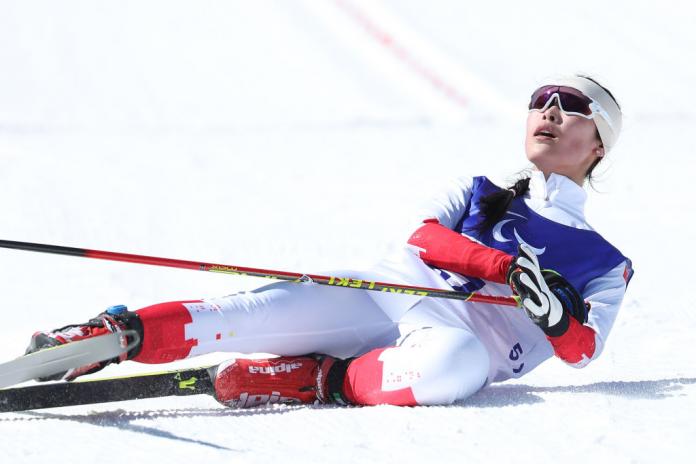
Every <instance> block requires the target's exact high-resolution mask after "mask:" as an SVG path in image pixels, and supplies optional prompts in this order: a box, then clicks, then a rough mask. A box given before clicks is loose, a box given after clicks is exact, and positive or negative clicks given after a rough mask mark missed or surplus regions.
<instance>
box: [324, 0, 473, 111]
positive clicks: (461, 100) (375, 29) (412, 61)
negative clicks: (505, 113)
mask: <svg viewBox="0 0 696 464" xmlns="http://www.w3.org/2000/svg"><path fill="white" fill-rule="evenodd" d="M335 3H336V5H338V7H339V8H340V9H341V10H343V11H344V12H345V13H346V14H347V15H348V16H350V18H351V19H353V20H354V21H355V22H356V23H358V24H359V25H360V26H361V27H362V28H363V29H364V30H365V31H366V32H367V33H368V34H369V35H370V36H372V38H373V39H375V40H376V41H377V42H378V43H380V44H381V45H382V46H384V47H385V48H387V49H388V50H389V52H391V53H392V54H393V55H394V56H395V57H396V58H397V59H398V60H400V61H402V62H403V63H404V64H405V65H406V66H408V67H409V68H410V69H411V71H413V72H414V73H416V74H418V75H419V76H420V77H422V78H423V79H425V80H426V81H428V83H430V85H432V86H433V87H434V88H435V89H436V90H437V91H439V92H440V93H442V94H443V95H444V96H446V97H447V98H449V99H450V100H452V101H454V103H456V104H457V105H459V106H462V107H464V106H467V104H468V102H467V100H466V98H465V97H464V96H463V95H461V94H460V93H459V92H458V91H457V89H456V88H455V87H454V86H453V85H450V84H449V83H447V81H446V80H445V79H444V78H443V77H441V76H440V75H438V74H437V73H436V72H435V71H434V70H432V69H431V68H429V67H428V66H426V65H425V64H423V63H422V62H421V61H420V60H419V59H418V58H417V57H416V56H415V55H414V54H413V53H411V52H409V50H408V49H406V48H405V47H404V46H402V45H401V44H399V43H398V42H397V41H396V39H395V38H394V37H392V36H391V35H389V33H387V32H386V31H384V30H383V29H381V28H380V27H379V25H377V24H376V23H375V22H374V21H372V20H371V19H370V18H369V17H368V16H367V15H366V14H365V13H363V12H362V11H361V10H360V9H359V8H358V7H356V6H355V5H354V4H353V3H352V2H350V1H349V0H335Z"/></svg>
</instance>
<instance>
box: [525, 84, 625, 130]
mask: <svg viewBox="0 0 696 464" xmlns="http://www.w3.org/2000/svg"><path fill="white" fill-rule="evenodd" d="M583 95H584V94H583ZM585 97H587V98H588V99H589V100H590V104H589V105H588V106H589V107H590V111H592V114H589V115H587V114H583V113H576V112H575V111H566V110H564V109H563V104H562V103H561V96H560V95H558V92H554V93H553V94H551V96H550V97H549V99H548V100H546V103H544V106H543V107H541V108H539V109H537V108H530V109H529V112H530V113H531V112H532V111H538V112H540V113H543V112H544V111H546V110H547V109H549V108H550V107H551V102H553V100H554V99H556V101H557V102H558V109H560V110H561V111H562V112H563V113H564V114H567V115H570V116H580V117H581V118H585V119H594V121H595V125H597V123H598V121H597V116H599V117H600V118H602V120H601V122H603V123H604V124H606V125H607V126H609V128H610V129H611V130H612V131H613V130H614V127H613V125H612V124H611V118H610V117H609V113H607V112H606V111H605V110H604V108H602V105H600V104H599V103H598V102H597V101H595V100H593V99H592V98H590V97H588V96H587V95H585ZM597 127H598V128H599V126H598V125H597ZM600 133H601V130H600Z"/></svg>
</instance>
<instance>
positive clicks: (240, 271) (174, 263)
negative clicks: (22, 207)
mask: <svg viewBox="0 0 696 464" xmlns="http://www.w3.org/2000/svg"><path fill="white" fill-rule="evenodd" d="M0 248H12V249H15V250H25V251H36V252H40V253H53V254H58V255H68V256H80V257H83V258H93V259H104V260H108V261H122V262H128V263H138V264H150V265H153V266H165V267H176V268H181V269H191V270H194V271H204V272H217V273H222V274H231V275H240V276H252V277H265V278H268V279H279V280H287V281H291V282H315V283H317V284H321V285H331V286H334V287H342V288H356V289H363V290H373V291H378V292H388V293H400V294H404V295H417V296H428V297H433V298H447V299H453V300H464V301H475V302H479V303H491V304H499V305H505V306H515V307H517V306H519V303H518V301H517V299H515V298H514V297H504V296H491V295H481V294H478V293H472V292H461V291H456V290H443V289H439V288H429V287H420V286H416V285H401V284H392V283H385V282H375V281H372V280H362V279H353V278H351V277H339V276H323V275H316V274H301V273H298V272H285V271H274V270H269V269H257V268H252V267H244V266H232V265H229V264H215V263H206V262H201V261H187V260H183V259H171V258H159V257H156V256H145V255H134V254H130V253H117V252H113V251H102V250H90V249H87V248H73V247H65V246H58V245H45V244H41V243H30V242H15V241H12V240H0Z"/></svg>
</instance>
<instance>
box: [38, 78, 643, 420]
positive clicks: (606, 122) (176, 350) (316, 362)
mask: <svg viewBox="0 0 696 464" xmlns="http://www.w3.org/2000/svg"><path fill="white" fill-rule="evenodd" d="M620 130H621V110H620V108H619V105H618V104H617V102H616V100H615V99H614V98H613V96H612V95H611V93H610V92H609V91H608V90H606V89H605V88H604V87H602V86H600V85H599V84H597V83H596V82H595V81H594V80H592V79H590V78H587V77H580V76H574V77H567V78H562V79H555V80H552V81H550V82H549V83H548V84H547V85H544V86H542V87H540V88H538V89H537V90H535V91H534V93H533V94H532V97H531V101H530V103H529V115H528V117H527V137H526V143H525V149H526V153H527V158H528V159H529V161H531V162H532V163H533V164H534V166H535V169H534V170H533V171H532V173H531V176H530V177H528V178H525V179H522V180H519V181H518V182H516V183H515V185H513V186H511V187H510V188H500V187H497V186H495V185H494V184H493V183H491V182H490V181H489V180H488V179H487V178H486V177H474V178H473V179H472V178H462V179H460V180H459V181H457V182H456V183H455V185H453V186H452V188H450V189H449V190H448V191H447V192H446V193H445V194H444V195H442V196H440V197H438V198H437V199H436V201H434V202H433V204H432V208H431V209H430V211H428V212H427V214H426V215H424V217H423V219H424V221H423V225H422V226H421V227H420V228H419V229H418V230H416V231H415V232H414V233H413V235H412V236H411V238H410V239H409V240H408V246H407V247H406V248H405V250H404V251H403V252H402V253H400V254H399V255H398V256H395V257H391V258H390V259H387V260H384V261H383V262H381V263H380V264H379V265H378V266H376V267H375V268H373V269H370V270H368V271H364V272H362V271H348V272H344V271H341V272H340V273H339V274H340V275H345V276H350V277H352V278H355V279H362V280H375V281H396V282H401V283H404V284H411V285H421V286H427V287H436V288H442V289H450V290H451V289H454V290H461V291H467V292H473V291H476V292H481V293H486V294H489V295H500V296H509V295H510V290H511V289H512V292H513V293H514V294H516V295H518V296H519V297H520V299H521V301H522V305H523V308H524V309H520V310H514V309H511V308H510V307H505V306H498V305H491V304H484V303H475V302H466V301H459V300H444V299H436V298H428V297H418V296H406V295H400V296H394V295H390V294H384V293H378V292H368V291H364V290H354V291H336V290H335V289H332V288H329V287H323V286H319V285H316V284H314V283H311V282H309V283H302V284H296V283H289V282H282V283H275V284H272V285H268V286H264V287H261V288H259V289H256V290H254V291H251V292H242V293H239V294H236V295H230V296H226V297H221V298H211V299H207V300H192V301H176V302H169V303H161V304H156V305H154V306H149V307H146V308H142V309H139V310H137V311H135V312H129V311H126V310H125V308H122V310H121V311H120V312H119V311H114V310H111V311H107V312H105V313H102V314H100V315H99V316H97V317H96V318H95V319H92V320H90V321H89V322H88V323H85V324H79V325H70V326H67V327H64V328H61V329H58V330H55V331H52V332H37V333H36V334H34V336H33V337H32V341H31V345H30V347H29V348H28V350H27V352H34V351H37V350H40V349H43V348H46V347H50V346H55V345H59V344H63V343H70V342H72V341H76V340H81V339H84V338H89V337H94V336H97V335H101V334H104V333H106V332H117V331H121V330H124V329H135V330H137V331H138V332H139V333H140V339H141V343H140V344H139V345H138V346H137V347H135V348H134V349H133V350H131V351H130V352H128V353H127V356H124V357H123V359H113V360H110V361H107V362H102V363H99V364H92V365H88V366H83V367H81V368H79V369H74V370H71V371H69V372H66V373H64V374H62V375H58V376H56V377H52V379H55V378H64V379H67V380H72V379H74V378H76V377H78V376H80V375H83V374H87V373H91V372H94V371H96V370H99V369H101V368H103V367H104V366H105V365H107V364H109V363H111V362H120V361H123V360H124V359H131V360H133V361H137V362H142V363H166V362H170V361H174V360H177V359H182V358H187V357H192V356H198V355H202V354H206V353H210V352H216V351H229V352H241V353H257V352H264V353H273V354H276V355H278V356H279V357H275V358H271V359H255V360H249V359H232V360H230V361H228V362H225V363H222V364H221V365H220V366H219V367H218V369H217V373H216V376H215V391H216V397H217V399H218V400H219V401H220V402H222V403H224V404H227V405H230V406H236V407H248V406H255V405H258V404H263V403H266V402H269V401H272V402H284V403H285V402H287V403H290V402H300V403H313V402H315V401H317V400H318V401H319V402H321V403H339V404H362V405H374V404H383V403H386V404H394V405H435V404H450V403H452V402H454V401H459V400H464V399H466V398H467V397H469V396H470V395H472V394H473V393H475V392H476V391H478V390H479V389H481V388H483V387H485V386H486V385H488V384H489V383H492V382H500V381H503V380H506V379H509V378H511V377H521V376H523V375H525V374H526V373H528V372H530V371H531V370H532V369H534V368H535V367H536V366H538V365H539V364H541V363H542V362H543V361H545V360H546V359H548V358H550V357H551V356H553V355H556V356H558V357H559V358H561V359H562V360H564V361H565V362H566V363H568V364H570V365H572V366H574V367H583V366H585V365H586V364H587V363H589V362H590V361H591V360H593V359H595V358H597V357H598V356H599V354H600V353H601V351H602V348H603V345H604V342H605V340H606V338H607V336H608V334H609V331H610V330H611V327H612V324H613V322H614V320H615V318H616V315H617V312H618V310H619V306H620V305H621V301H622V299H623V295H624V292H625V290H626V285H627V283H628V281H629V279H630V277H631V275H632V269H631V263H630V261H629V260H628V259H627V258H625V257H624V256H623V255H622V254H621V253H620V252H619V250H617V249H616V248H614V247H613V246H612V245H611V244H609V243H608V242H607V241H606V240H604V239H603V238H602V236H601V235H599V234H598V233H597V232H595V231H594V230H593V229H592V228H591V227H590V226H589V224H588V223H587V222H586V220H585V217H584V213H583V209H584V203H585V199H586V193H585V191H584V190H583V188H582V186H583V183H584V181H585V179H588V178H590V177H591V175H592V171H593V169H594V168H595V166H597V164H598V163H599V162H600V161H601V160H602V158H603V157H604V156H605V155H606V153H607V152H608V151H609V150H610V149H611V148H612V147H613V146H614V144H615V143H616V140H617V138H618V136H619V132H620ZM548 269H552V270H548ZM590 308H591V310H590ZM42 380H46V379H42Z"/></svg>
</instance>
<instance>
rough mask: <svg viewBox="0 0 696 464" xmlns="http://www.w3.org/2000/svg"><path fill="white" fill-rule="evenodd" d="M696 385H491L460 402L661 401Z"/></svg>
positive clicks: (681, 380) (493, 404) (647, 382)
mask: <svg viewBox="0 0 696 464" xmlns="http://www.w3.org/2000/svg"><path fill="white" fill-rule="evenodd" d="M691 384H696V378H684V377H679V378H672V379H662V380H636V381H615V382H597V383H591V384H588V385H567V386H557V387H535V386H531V385H520V384H517V385H504V384H502V385H491V386H489V387H487V388H484V389H483V390H481V391H479V392H478V393H476V394H475V395H473V396H471V397H469V398H468V399H467V400H465V401H462V402H460V403H458V405H460V406H470V407H503V406H516V405H522V404H534V403H541V402H543V401H544V399H543V398H542V397H540V396H539V395H537V394H535V393H600V394H604V395H612V396H620V397H625V398H636V399H649V400H660V399H665V398H669V397H671V396H674V393H675V392H677V391H679V390H681V389H682V388H683V386H684V385H691Z"/></svg>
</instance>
